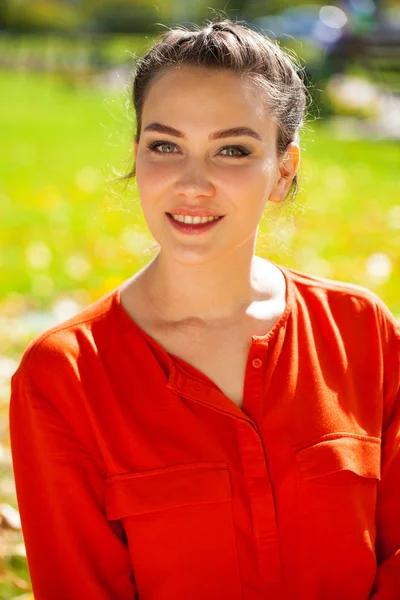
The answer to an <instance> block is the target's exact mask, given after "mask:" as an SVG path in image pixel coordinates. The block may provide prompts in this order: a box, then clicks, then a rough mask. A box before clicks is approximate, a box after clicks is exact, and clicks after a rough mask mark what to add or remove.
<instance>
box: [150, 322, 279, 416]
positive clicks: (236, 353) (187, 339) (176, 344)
mask: <svg viewBox="0 0 400 600" xmlns="http://www.w3.org/2000/svg"><path fill="white" fill-rule="evenodd" d="M278 318H279V314H276V315H274V317H270V318H268V319H263V320H258V321H257V322H254V321H250V322H247V323H245V324H243V325H237V326H234V327H221V328H215V329H211V330H203V329H201V328H197V327H192V326H190V324H186V325H184V326H182V327H179V328H176V327H174V328H152V329H151V331H149V329H148V332H149V333H150V335H151V336H152V337H153V339H155V340H156V341H157V342H158V343H159V344H160V345H161V346H162V347H163V348H164V350H166V351H167V352H168V353H169V354H172V355H174V356H176V357H178V358H180V359H182V360H183V361H185V362H187V363H189V364H190V365H191V366H193V367H194V368H195V369H197V370H198V371H200V372H201V373H203V374H204V375H206V376H207V377H208V378H209V379H211V381H213V382H214V383H215V384H216V385H217V386H218V387H219V388H220V390H221V391H222V392H223V393H224V394H225V395H226V396H227V397H228V398H229V399H230V400H232V402H234V403H235V404H236V405H237V406H239V407H240V408H241V407H242V405H243V393H244V382H245V375H246V367H247V361H248V358H249V352H250V348H251V345H252V336H253V335H258V336H262V335H265V334H266V333H268V331H270V329H271V328H272V327H273V326H274V325H275V323H276V322H277V320H278Z"/></svg>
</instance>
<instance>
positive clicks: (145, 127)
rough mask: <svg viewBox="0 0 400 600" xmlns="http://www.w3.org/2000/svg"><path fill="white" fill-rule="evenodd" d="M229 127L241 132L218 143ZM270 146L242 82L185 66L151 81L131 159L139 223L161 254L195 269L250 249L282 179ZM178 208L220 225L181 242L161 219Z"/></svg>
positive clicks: (269, 129)
mask: <svg viewBox="0 0 400 600" xmlns="http://www.w3.org/2000/svg"><path fill="white" fill-rule="evenodd" d="M160 125H162V126H163V127H160ZM165 126H166V127H165ZM232 128H236V129H237V128H245V129H246V131H245V130H244V129H242V130H241V131H235V132H230V133H229V136H227V134H226V133H225V134H224V136H223V137H221V133H220V132H221V131H226V130H228V129H232ZM218 132H219V134H218ZM217 134H218V135H217ZM276 140H277V125H276V124H275V123H274V122H273V121H272V120H271V119H270V118H269V117H268V112H267V107H266V103H265V97H263V96H262V94H261V92H260V91H259V90H258V89H257V88H256V87H255V86H254V84H252V83H251V82H250V81H249V80H246V79H245V78H243V77H241V76H239V75H237V74H235V73H231V72H228V71H212V70H209V69H204V68H201V67H186V66H185V67H180V68H176V69H174V70H169V71H168V72H167V73H166V74H163V75H162V76H161V77H159V78H158V79H156V80H155V81H154V82H153V84H152V85H151V87H150V89H149V91H148V95H147V98H146V100H145V102H144V107H143V114H142V130H141V132H140V140H139V143H138V145H137V146H136V147H135V157H136V178H137V186H138V191H139V195H140V200H141V204H142V208H143V212H144V216H145V218H146V221H147V224H148V227H149V229H150V231H151V233H152V235H153V236H154V238H155V239H156V240H157V242H158V243H159V244H160V246H161V252H163V253H169V254H170V253H172V254H173V256H174V258H175V259H176V260H179V261H184V262H191V263H193V262H195V263H199V262H204V261H208V260H210V259H212V258H215V257H217V256H218V255H221V254H225V253H226V252H229V251H232V250H234V249H237V248H238V247H242V246H243V245H245V246H248V245H250V246H251V247H253V246H254V243H255V239H256V235H257V230H258V225H259V222H260V219H261V217H262V213H263V209H264V207H265V203H266V202H267V200H268V199H269V198H270V199H272V196H274V195H275V196H276V191H277V186H278V185H279V183H278V182H279V180H280V178H281V175H280V170H279V160H278V156H277V150H276ZM274 199H275V201H276V198H274ZM177 207H199V208H207V209H209V210H210V211H212V212H213V213H214V214H217V215H224V218H223V219H222V220H221V221H219V222H218V224H217V225H216V226H215V227H213V228H212V229H211V230H209V231H208V232H205V233H204V234H201V235H196V236H193V235H185V234H182V233H181V232H177V231H176V230H175V229H174V227H173V226H172V225H171V224H170V222H169V220H168V218H167V216H166V213H167V212H169V213H173V211H174V208H175V209H176V208H177Z"/></svg>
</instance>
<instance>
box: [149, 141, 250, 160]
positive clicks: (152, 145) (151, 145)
mask: <svg viewBox="0 0 400 600" xmlns="http://www.w3.org/2000/svg"><path fill="white" fill-rule="evenodd" d="M164 145H167V146H175V148H176V147H177V146H176V144H174V143H173V142H162V141H160V142H159V141H154V142H150V143H149V144H148V145H147V147H148V149H149V150H150V151H151V152H154V154H175V152H158V151H157V150H156V148H157V147H158V146H164ZM228 148H234V149H235V150H239V151H240V152H242V154H236V155H235V154H234V155H231V156H229V155H223V156H224V157H225V158H245V157H246V156H249V155H250V154H251V152H249V150H247V148H244V147H243V146H223V147H222V148H221V150H227V149H228Z"/></svg>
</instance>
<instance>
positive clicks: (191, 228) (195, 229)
mask: <svg viewBox="0 0 400 600" xmlns="http://www.w3.org/2000/svg"><path fill="white" fill-rule="evenodd" d="M174 214H175V213H174ZM177 214H178V213H177ZM210 216H212V215H210ZM165 218H166V219H167V220H168V221H169V223H171V225H172V227H173V228H174V229H176V230H177V231H179V232H180V233H186V234H188V235H200V234H202V233H205V232H206V231H208V230H209V229H212V228H213V227H217V225H218V223H219V222H220V221H222V220H223V217H222V216H221V217H220V218H219V219H215V220H214V221H209V222H208V223H199V224H196V225H195V224H191V223H182V222H181V221H175V219H174V218H173V217H171V215H170V214H169V213H165Z"/></svg>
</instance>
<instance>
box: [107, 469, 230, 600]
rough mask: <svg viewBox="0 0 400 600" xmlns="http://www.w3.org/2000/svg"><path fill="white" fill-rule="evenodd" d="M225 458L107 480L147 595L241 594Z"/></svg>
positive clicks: (113, 513)
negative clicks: (222, 460)
mask: <svg viewBox="0 0 400 600" xmlns="http://www.w3.org/2000/svg"><path fill="white" fill-rule="evenodd" d="M231 505H232V497H231V486H230V474H229V470H228V467H227V465H226V464H225V463H195V464H187V465H176V466H172V467H165V468H162V469H156V470H151V471H145V472H140V473H127V474H123V475H117V476H114V477H110V478H109V479H107V480H106V515H107V518H108V519H110V520H113V519H118V520H120V521H121V523H122V525H123V527H124V529H125V532H126V535H127V540H128V545H129V551H130V555H131V560H132V567H133V571H134V575H135V580H136V584H137V587H138V593H139V597H140V599H141V600H160V599H162V600H187V599H188V598H192V599H196V598H207V599H208V600H220V599H221V598H224V597H226V598H230V600H239V598H241V590H240V581H239V575H238V565H237V557H236V545H235V532H234V527H233V517H232V506H231Z"/></svg>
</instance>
